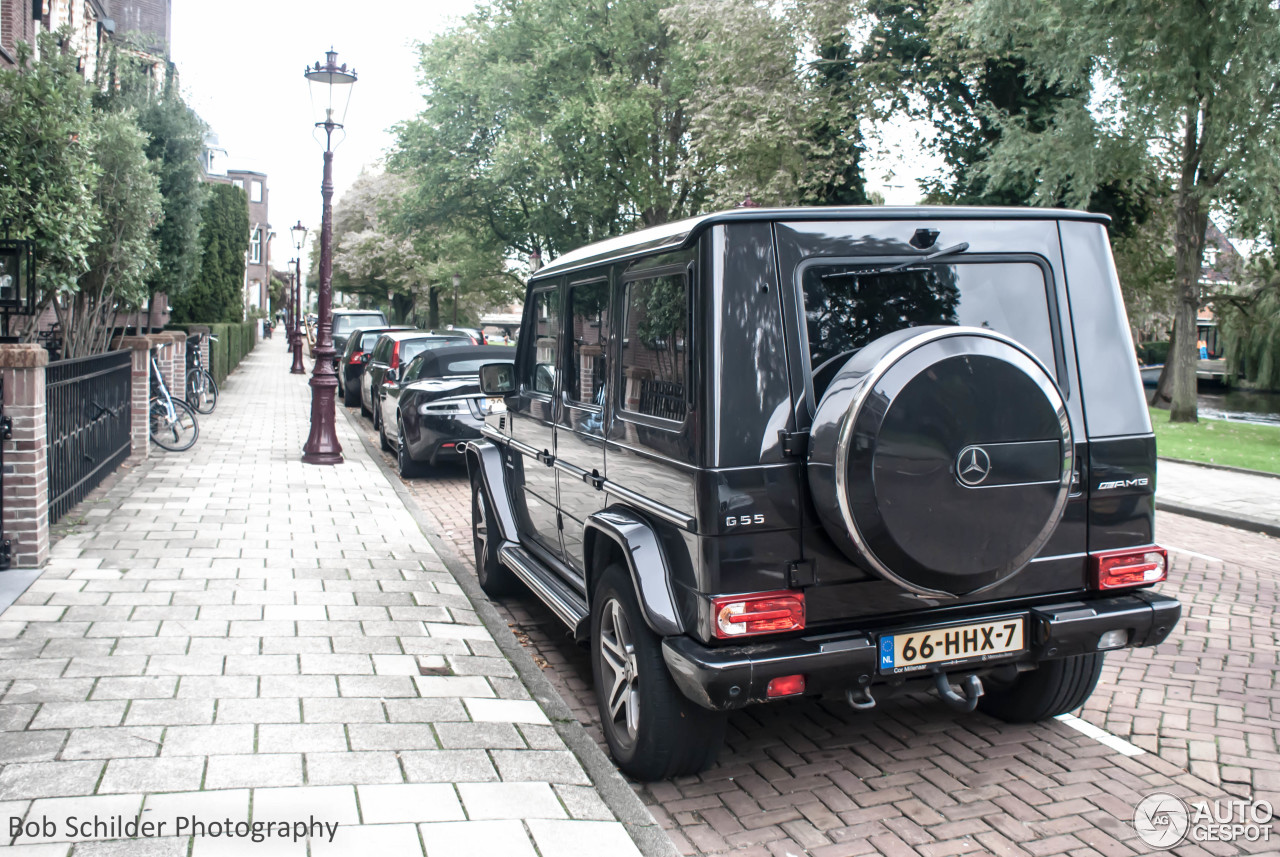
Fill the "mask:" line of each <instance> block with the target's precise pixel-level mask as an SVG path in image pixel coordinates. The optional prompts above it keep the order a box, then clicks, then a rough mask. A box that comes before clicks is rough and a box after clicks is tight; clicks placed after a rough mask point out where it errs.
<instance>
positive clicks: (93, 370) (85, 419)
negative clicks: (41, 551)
mask: <svg viewBox="0 0 1280 857" xmlns="http://www.w3.org/2000/svg"><path fill="white" fill-rule="evenodd" d="M131 361H132V355H131V353H130V352H128V351H110V352H108V353H106V354H95V355H94V356H92V357H77V358H75V359H73V360H59V361H57V362H55V363H50V364H49V365H48V367H47V368H46V370H45V397H46V399H45V400H46V403H47V406H46V417H45V420H46V424H47V426H48V438H49V523H50V524H53V523H54V522H56V521H57V520H58V519H59V518H61V517H62V516H63V515H64V514H65V513H66V511H67V510H68V509H70V508H71V507H72V506H74V505H75V504H76V503H79V502H80V501H81V500H83V499H84V497H85V495H86V494H88V493H89V492H90V491H92V490H93V489H94V488H95V487H97V485H98V484H99V483H100V482H102V480H103V479H104V478H105V477H106V476H107V474H109V473H111V472H112V471H113V470H115V469H116V467H118V466H119V464H120V462H122V461H124V460H125V459H126V458H127V457H128V456H129V445H130V441H131V437H130V432H131V430H132V414H131V403H130V395H129V391H130V384H131V378H130V363H131Z"/></svg>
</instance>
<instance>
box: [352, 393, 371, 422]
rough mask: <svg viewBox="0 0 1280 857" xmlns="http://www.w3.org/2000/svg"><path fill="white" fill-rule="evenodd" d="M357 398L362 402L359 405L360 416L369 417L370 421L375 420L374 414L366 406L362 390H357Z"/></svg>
mask: <svg viewBox="0 0 1280 857" xmlns="http://www.w3.org/2000/svg"><path fill="white" fill-rule="evenodd" d="M356 398H357V399H359V400H360V401H359V402H358V404H359V405H360V416H362V417H369V418H370V419H373V418H374V417H373V412H372V411H370V410H369V409H368V408H366V407H365V406H364V393H363V392H361V391H360V390H356Z"/></svg>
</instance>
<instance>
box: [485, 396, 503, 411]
mask: <svg viewBox="0 0 1280 857" xmlns="http://www.w3.org/2000/svg"><path fill="white" fill-rule="evenodd" d="M506 412H507V402H506V400H505V399H503V398H502V397H501V396H490V397H489V398H487V399H485V413H488V414H505V413H506Z"/></svg>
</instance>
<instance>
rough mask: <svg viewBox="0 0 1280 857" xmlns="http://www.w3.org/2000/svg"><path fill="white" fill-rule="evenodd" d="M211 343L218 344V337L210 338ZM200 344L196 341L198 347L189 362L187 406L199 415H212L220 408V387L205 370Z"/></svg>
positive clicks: (192, 352) (191, 353)
mask: <svg viewBox="0 0 1280 857" xmlns="http://www.w3.org/2000/svg"><path fill="white" fill-rule="evenodd" d="M209 341H210V342H217V341H218V337H216V336H210V337H209ZM199 343H200V341H199V340H196V347H195V348H193V349H192V350H191V351H190V352H189V353H190V355H191V359H190V360H188V361H187V396H186V398H187V404H189V405H191V407H193V408H195V409H196V412H197V413H201V414H211V413H213V409H214V408H216V407H217V406H218V385H217V384H216V383H215V382H214V380H213V375H212V374H211V373H210V372H209V370H208V369H206V368H204V363H203V362H202V361H201V354H202V352H203V349H202V348H201V347H200V344H199Z"/></svg>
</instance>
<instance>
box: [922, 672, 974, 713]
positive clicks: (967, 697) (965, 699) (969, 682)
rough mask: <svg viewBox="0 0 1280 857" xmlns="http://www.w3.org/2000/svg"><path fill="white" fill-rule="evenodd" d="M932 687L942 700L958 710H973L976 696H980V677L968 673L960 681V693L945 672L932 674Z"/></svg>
mask: <svg viewBox="0 0 1280 857" xmlns="http://www.w3.org/2000/svg"><path fill="white" fill-rule="evenodd" d="M933 683H934V687H935V688H937V691H938V696H940V697H942V701H943V702H945V703H946V704H947V705H950V706H951V707H952V708H955V709H957V710H958V711H966V712H967V711H973V710H974V709H975V708H977V707H978V698H979V697H980V696H982V679H980V678H978V677H977V676H976V675H973V674H969V675H967V676H965V677H964V679H963V680H962V681H961V682H960V691H961V692H960V693H957V692H956V690H955V688H953V687H952V686H951V679H950V678H949V677H948V676H947V674H946V673H943V672H939V673H934V674H933Z"/></svg>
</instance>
